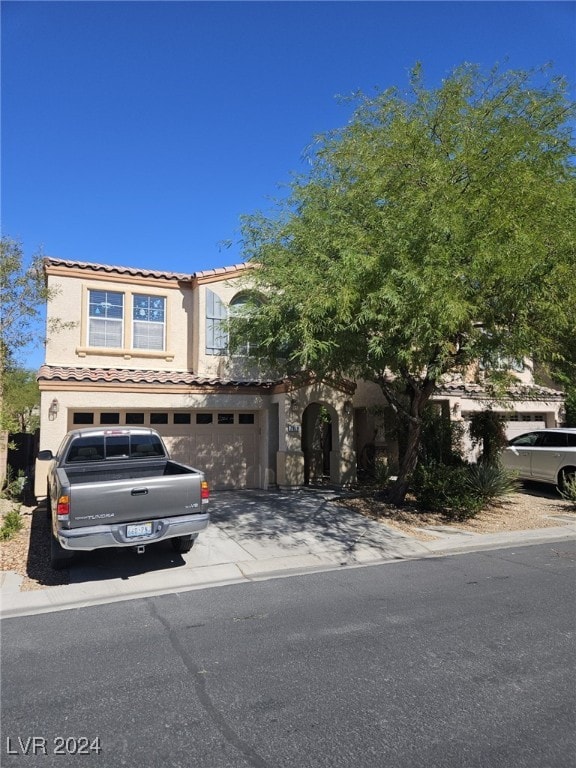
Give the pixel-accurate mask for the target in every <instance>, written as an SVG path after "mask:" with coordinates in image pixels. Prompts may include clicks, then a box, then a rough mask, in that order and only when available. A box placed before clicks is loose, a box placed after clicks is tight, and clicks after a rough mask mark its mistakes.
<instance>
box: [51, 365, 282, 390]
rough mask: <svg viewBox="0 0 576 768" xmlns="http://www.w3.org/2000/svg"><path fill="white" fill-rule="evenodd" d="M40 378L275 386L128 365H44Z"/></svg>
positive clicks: (270, 383)
mask: <svg viewBox="0 0 576 768" xmlns="http://www.w3.org/2000/svg"><path fill="white" fill-rule="evenodd" d="M37 378H38V381H78V382H110V383H117V384H180V385H182V384H184V385H189V386H205V387H267V388H268V387H272V386H274V385H275V384H276V383H278V382H275V381H269V380H263V379H257V380H250V381H240V380H236V379H219V378H217V377H209V376H196V375H195V374H193V373H189V372H188V371H149V370H141V369H129V368H73V367H65V366H58V365H43V366H41V368H40V370H39V371H38V376H37Z"/></svg>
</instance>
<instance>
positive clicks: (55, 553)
mask: <svg viewBox="0 0 576 768" xmlns="http://www.w3.org/2000/svg"><path fill="white" fill-rule="evenodd" d="M73 557H74V555H73V553H72V552H68V551H67V550H66V549H64V547H62V546H61V545H60V542H59V541H56V539H55V538H54V536H52V534H50V565H51V566H52V568H54V570H55V571H61V570H62V568H66V567H67V566H68V565H70V562H71V560H72V558H73Z"/></svg>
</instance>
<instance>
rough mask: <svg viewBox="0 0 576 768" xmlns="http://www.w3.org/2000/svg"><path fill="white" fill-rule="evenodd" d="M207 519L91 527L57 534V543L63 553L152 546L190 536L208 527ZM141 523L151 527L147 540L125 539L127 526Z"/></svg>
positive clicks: (204, 516)
mask: <svg viewBox="0 0 576 768" xmlns="http://www.w3.org/2000/svg"><path fill="white" fill-rule="evenodd" d="M209 520H210V516H209V515H208V514H200V515H182V516H181V517H166V518H161V519H159V520H145V521H134V522H130V523H116V524H113V525H91V526H87V527H85V528H72V529H70V530H67V529H66V528H61V529H60V530H58V541H59V542H60V544H61V545H62V547H63V548H64V549H69V550H72V551H76V550H86V551H88V550H92V549H103V548H104V547H134V546H142V545H143V544H154V543H155V542H157V541H162V540H163V539H173V538H174V537H175V536H193V537H194V538H196V536H198V534H199V533H200V532H201V531H203V530H204V529H205V528H207V527H208V523H209ZM141 522H151V523H152V533H151V534H149V535H147V536H130V537H129V536H127V535H126V530H127V527H128V525H138V524H139V523H141Z"/></svg>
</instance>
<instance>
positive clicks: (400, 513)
mask: <svg viewBox="0 0 576 768" xmlns="http://www.w3.org/2000/svg"><path fill="white" fill-rule="evenodd" d="M339 503H341V504H344V506H346V507H348V508H350V509H354V510H356V511H357V512H360V514H363V515H366V516H367V517H370V518H372V519H374V520H380V521H381V522H383V523H385V524H386V525H389V526H391V527H392V528H396V529H397V530H399V531H401V532H402V533H404V534H406V535H408V536H413V537H414V538H415V539H418V540H419V541H431V540H433V539H436V538H438V536H435V535H434V532H433V531H431V530H430V529H431V528H434V527H437V526H441V527H447V526H449V527H450V528H452V529H454V530H462V531H466V532H468V533H506V532H508V531H526V530H530V529H534V528H551V527H553V526H558V525H566V522H567V520H569V519H573V520H575V521H576V510H574V507H573V506H572V505H571V504H570V503H569V502H568V501H565V500H564V499H562V498H561V497H560V496H559V495H558V494H557V493H556V491H555V490H554V489H550V490H548V489H547V488H546V487H542V486H540V485H538V486H536V485H534V486H528V485H527V486H526V487H523V488H522V490H521V491H519V492H515V493H511V494H510V495H509V496H507V497H506V498H505V499H504V500H502V501H501V502H499V503H497V504H494V505H492V506H491V507H490V508H488V509H486V510H484V511H483V512H480V513H479V514H478V515H477V516H476V517H474V518H472V519H471V520H463V521H457V522H456V521H453V520H449V519H447V518H446V517H444V516H443V515H441V514H440V513H434V512H423V511H421V510H419V509H418V507H417V505H416V504H415V503H410V502H408V503H407V504H406V506H404V507H403V508H401V509H398V508H397V507H393V506H391V505H389V504H386V503H385V502H383V501H379V500H377V499H374V498H372V497H370V496H358V497H356V498H349V499H345V500H342V501H341V502H339Z"/></svg>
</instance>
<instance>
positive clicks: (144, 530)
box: [126, 523, 152, 539]
mask: <svg viewBox="0 0 576 768" xmlns="http://www.w3.org/2000/svg"><path fill="white" fill-rule="evenodd" d="M151 534H152V523H138V524H137V525H127V526H126V538H128V539H131V538H133V537H135V536H150V535H151Z"/></svg>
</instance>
